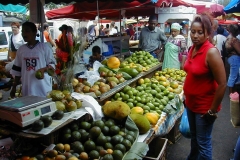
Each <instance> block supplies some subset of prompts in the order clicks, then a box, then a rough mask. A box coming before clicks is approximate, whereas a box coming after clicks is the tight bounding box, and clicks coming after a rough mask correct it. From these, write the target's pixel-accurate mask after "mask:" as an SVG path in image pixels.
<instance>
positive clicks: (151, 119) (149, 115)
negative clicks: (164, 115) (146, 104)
mask: <svg viewBox="0 0 240 160" xmlns="http://www.w3.org/2000/svg"><path fill="white" fill-rule="evenodd" d="M144 116H145V117H146V118H147V119H148V121H149V122H150V123H151V125H156V124H157V122H158V119H159V116H158V115H157V114H155V113H146V114H145V115H144Z"/></svg>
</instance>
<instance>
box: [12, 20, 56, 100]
mask: <svg viewBox="0 0 240 160" xmlns="http://www.w3.org/2000/svg"><path fill="white" fill-rule="evenodd" d="M36 34H37V29H36V26H35V24H34V23H32V22H25V23H23V25H22V36H23V38H24V40H25V42H27V44H24V45H22V46H21V47H19V49H18V51H17V56H16V59H15V61H14V64H13V67H12V70H11V74H12V75H14V76H15V79H14V82H13V86H12V90H11V92H10V96H11V97H12V98H13V97H15V93H16V86H17V85H18V84H19V83H20V79H21V83H22V96H30V95H31V96H41V97H46V96H47V93H48V92H49V91H51V90H52V78H51V77H50V76H49V75H48V73H47V72H46V70H47V69H48V68H54V67H55V58H54V57H53V51H52V49H51V48H50V47H49V46H48V45H47V44H46V43H41V42H39V41H38V40H35V38H36ZM36 71H40V72H41V75H42V79H37V78H36V77H35V73H36Z"/></svg>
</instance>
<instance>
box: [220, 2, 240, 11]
mask: <svg viewBox="0 0 240 160" xmlns="http://www.w3.org/2000/svg"><path fill="white" fill-rule="evenodd" d="M223 10H224V12H226V13H238V12H240V0H231V1H230V3H229V4H228V5H227V6H226V7H224V9H223Z"/></svg>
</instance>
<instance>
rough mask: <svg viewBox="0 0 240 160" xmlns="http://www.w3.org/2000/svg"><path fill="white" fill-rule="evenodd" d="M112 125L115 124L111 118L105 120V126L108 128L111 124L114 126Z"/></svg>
mask: <svg viewBox="0 0 240 160" xmlns="http://www.w3.org/2000/svg"><path fill="white" fill-rule="evenodd" d="M114 125H115V122H114V121H112V120H107V121H106V122H105V126H108V127H109V128H110V127H112V126H114Z"/></svg>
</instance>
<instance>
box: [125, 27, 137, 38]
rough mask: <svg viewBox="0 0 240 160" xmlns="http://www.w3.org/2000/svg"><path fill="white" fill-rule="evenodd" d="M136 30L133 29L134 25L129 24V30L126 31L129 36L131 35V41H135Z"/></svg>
mask: <svg viewBox="0 0 240 160" xmlns="http://www.w3.org/2000/svg"><path fill="white" fill-rule="evenodd" d="M134 32H135V31H134V29H133V25H132V24H129V25H128V29H126V33H127V35H129V36H130V38H129V39H130V40H133V39H134Z"/></svg>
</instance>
